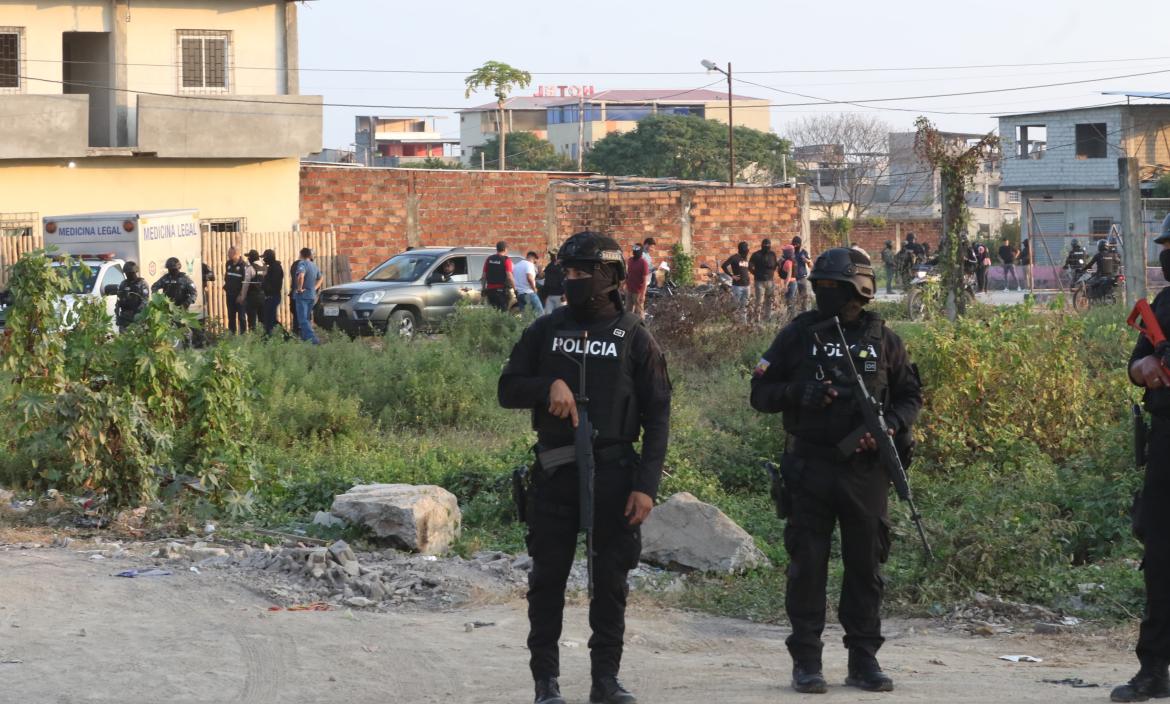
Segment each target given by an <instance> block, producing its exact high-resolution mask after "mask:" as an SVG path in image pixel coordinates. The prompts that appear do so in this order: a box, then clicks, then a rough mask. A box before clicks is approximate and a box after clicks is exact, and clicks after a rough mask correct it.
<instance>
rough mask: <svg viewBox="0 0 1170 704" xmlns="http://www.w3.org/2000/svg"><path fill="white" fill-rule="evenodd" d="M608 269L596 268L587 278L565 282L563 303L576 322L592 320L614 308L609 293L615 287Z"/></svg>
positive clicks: (612, 273)
mask: <svg viewBox="0 0 1170 704" xmlns="http://www.w3.org/2000/svg"><path fill="white" fill-rule="evenodd" d="M615 278H616V277H615V274H614V272H613V271H612V269H611V268H610V267H596V268H594V269H593V275H592V276H589V277H587V278H580V279H566V280H565V301H566V302H567V303H568V304H569V309H570V310H572V311H573V317H575V318H577V319H578V320H593V319H595V318H597V317H598V316H600V315H603V314H605V313H606V312H609V311H612V310H613V308H614V304H613V301H612V300H610V297H609V292H610V291H612V290H614V288H615V287H616V283H617V282H616V280H615Z"/></svg>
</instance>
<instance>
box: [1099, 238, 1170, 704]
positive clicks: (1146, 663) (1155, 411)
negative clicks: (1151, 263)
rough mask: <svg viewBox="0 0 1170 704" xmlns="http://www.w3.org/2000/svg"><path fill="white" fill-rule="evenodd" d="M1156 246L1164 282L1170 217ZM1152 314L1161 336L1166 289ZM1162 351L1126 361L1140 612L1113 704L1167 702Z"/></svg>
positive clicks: (1169, 475)
mask: <svg viewBox="0 0 1170 704" xmlns="http://www.w3.org/2000/svg"><path fill="white" fill-rule="evenodd" d="M1154 242H1156V243H1157V244H1159V245H1161V246H1162V251H1161V252H1160V254H1159V263H1160V264H1161V265H1162V276H1163V277H1164V278H1165V279H1166V280H1167V281H1170V215H1168V216H1166V219H1165V220H1164V221H1163V223H1162V233H1161V234H1160V235H1159V236H1158V237H1157V238H1156V239H1155V240H1154ZM1153 308H1154V315H1155V316H1156V317H1157V319H1158V324H1159V326H1160V327H1161V328H1162V332H1163V333H1165V332H1167V331H1170V288H1164V289H1162V292H1161V293H1159V294H1158V296H1157V297H1156V298H1154V304H1153ZM1168 358H1170V354H1168V352H1167V350H1164V349H1154V346H1153V345H1152V344H1150V341H1149V340H1148V339H1146V338H1145V337H1142V338H1141V339H1139V340H1138V343H1137V346H1136V347H1134V350H1133V354H1132V355H1130V358H1129V378H1130V381H1132V382H1133V383H1134V384H1137V385H1138V386H1142V387H1144V388H1145V395H1144V398H1143V401H1144V403H1145V408H1146V411H1147V412H1148V413H1149V414H1150V417H1151V423H1150V432H1149V435H1148V443H1149V445H1148V447H1147V448H1146V452H1145V456H1146V476H1145V482H1144V483H1143V485H1142V493H1141V500H1140V503H1139V507H1138V510H1137V512H1136V516H1135V521H1134V525H1135V528H1136V529H1137V533H1138V536H1139V537H1140V538H1141V540H1142V542H1143V543H1144V544H1145V553H1144V554H1143V555H1142V574H1143V576H1144V577H1145V582H1146V611H1145V616H1144V618H1143V619H1142V625H1141V630H1140V631H1139V632H1138V642H1137V648H1135V652H1136V654H1137V658H1138V662H1139V663H1140V665H1141V667H1140V669H1139V670H1138V673H1137V674H1136V675H1134V677H1133V679H1131V680H1130V681H1129V682H1128V683H1127V684H1124V685H1121V686H1120V687H1117V688H1116V689H1114V690H1113V692H1112V693H1111V695H1110V698H1111V699H1112V700H1113V701H1115V702H1144V701H1146V700H1148V699H1150V698H1155V699H1163V698H1166V697H1170V512H1168V511H1166V510H1165V507H1166V505H1167V504H1168V503H1170V375H1168V374H1167V373H1166V369H1165V364H1166V362H1167V361H1168Z"/></svg>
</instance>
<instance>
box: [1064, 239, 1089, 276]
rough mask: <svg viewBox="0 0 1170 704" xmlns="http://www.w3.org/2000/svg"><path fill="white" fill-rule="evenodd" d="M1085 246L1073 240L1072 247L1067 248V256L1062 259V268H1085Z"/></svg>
mask: <svg viewBox="0 0 1170 704" xmlns="http://www.w3.org/2000/svg"><path fill="white" fill-rule="evenodd" d="M1086 254H1087V252H1085V248H1084V247H1082V246H1081V243H1080V242H1078V241H1076V240H1073V241H1072V249H1070V250H1069V252H1068V256H1067V257H1065V259H1064V268H1065V269H1068V270H1070V271H1081V270H1083V269H1084V268H1085V256H1086Z"/></svg>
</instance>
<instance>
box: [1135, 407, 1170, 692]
mask: <svg viewBox="0 0 1170 704" xmlns="http://www.w3.org/2000/svg"><path fill="white" fill-rule="evenodd" d="M1149 437H1150V441H1149V442H1150V445H1149V455H1148V456H1149V460H1148V462H1147V465H1146V479H1145V483H1144V485H1143V487H1142V500H1141V508H1140V509H1139V510H1140V516H1139V519H1138V532H1139V534H1140V535H1141V536H1142V538H1143V542H1144V543H1145V546H1146V550H1145V555H1144V556H1143V558H1142V571H1143V573H1144V575H1145V579H1146V613H1145V618H1143V619H1142V627H1141V631H1140V632H1139V634H1138V643H1137V656H1138V660H1139V661H1140V662H1141V664H1142V668H1143V669H1151V670H1153V669H1160V670H1162V671H1165V668H1166V664H1167V663H1170V511H1167V510H1166V507H1167V506H1170V418H1162V417H1159V416H1154V418H1153V422H1152V423H1151V427H1150V436H1149Z"/></svg>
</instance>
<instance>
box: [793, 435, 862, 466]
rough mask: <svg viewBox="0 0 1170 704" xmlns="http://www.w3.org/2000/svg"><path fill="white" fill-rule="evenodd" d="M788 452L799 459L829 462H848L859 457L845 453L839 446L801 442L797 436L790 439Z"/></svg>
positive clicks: (851, 453)
mask: <svg viewBox="0 0 1170 704" xmlns="http://www.w3.org/2000/svg"><path fill="white" fill-rule="evenodd" d="M788 451H789V452H791V453H792V454H794V455H796V456H797V457H805V458H808V459H814V460H827V461H829V462H848V461H850V460H853V459H855V458H856V457H857V455H856V453H853V452H849V453H846V452H843V451H842V450H841V449H840V448H839V447H838V446H837V445H822V444H820V443H815V442H809V441H808V440H801V439H800V438H798V437H795V436H793V437H791V438H790V439H789V442H788Z"/></svg>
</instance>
